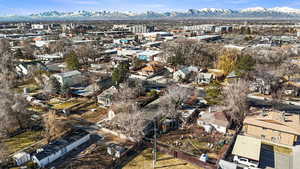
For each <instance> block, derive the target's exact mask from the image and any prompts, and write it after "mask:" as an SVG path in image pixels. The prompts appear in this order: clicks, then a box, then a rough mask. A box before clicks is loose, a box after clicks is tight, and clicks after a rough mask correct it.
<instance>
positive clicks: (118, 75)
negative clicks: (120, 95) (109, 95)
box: [112, 62, 129, 84]
mask: <svg viewBox="0 0 300 169" xmlns="http://www.w3.org/2000/svg"><path fill="white" fill-rule="evenodd" d="M128 73H129V63H127V62H126V63H120V64H119V65H118V67H117V68H115V69H114V71H113V73H112V80H113V82H114V83H115V84H120V83H122V82H123V81H124V80H125V79H126V77H127V75H128Z"/></svg>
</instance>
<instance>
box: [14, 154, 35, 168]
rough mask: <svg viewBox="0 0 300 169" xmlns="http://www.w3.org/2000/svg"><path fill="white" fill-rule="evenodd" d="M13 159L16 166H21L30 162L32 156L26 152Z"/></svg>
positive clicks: (16, 155)
mask: <svg viewBox="0 0 300 169" xmlns="http://www.w3.org/2000/svg"><path fill="white" fill-rule="evenodd" d="M13 159H14V160H15V162H16V164H17V165H18V166H20V165H23V164H25V163H26V162H28V161H30V159H31V157H30V154H28V153H26V152H19V153H17V154H15V155H14V156H13Z"/></svg>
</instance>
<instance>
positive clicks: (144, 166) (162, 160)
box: [124, 149, 199, 169]
mask: <svg viewBox="0 0 300 169" xmlns="http://www.w3.org/2000/svg"><path fill="white" fill-rule="evenodd" d="M152 168H153V159H152V149H146V150H144V151H143V152H142V153H141V154H140V155H138V156H137V157H136V158H135V159H133V160H132V161H131V162H129V163H128V164H127V165H126V166H125V167H124V169H152ZM156 168H157V169H158V168H161V169H199V167H197V166H194V165H192V164H190V163H188V162H186V161H183V160H180V159H176V158H174V157H172V156H169V155H167V154H162V153H159V152H158V153H157V163H156Z"/></svg>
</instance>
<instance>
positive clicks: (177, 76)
mask: <svg viewBox="0 0 300 169" xmlns="http://www.w3.org/2000/svg"><path fill="white" fill-rule="evenodd" d="M198 71H199V70H198V68H197V67H194V66H189V67H185V68H183V69H180V70H178V71H176V72H174V73H173V79H174V80H176V81H181V80H186V79H187V78H188V77H189V75H190V74H191V73H192V72H198Z"/></svg>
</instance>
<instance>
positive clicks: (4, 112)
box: [0, 89, 30, 135]
mask: <svg viewBox="0 0 300 169" xmlns="http://www.w3.org/2000/svg"><path fill="white" fill-rule="evenodd" d="M0 97H1V99H0V117H1V119H2V120H3V121H1V124H0V131H1V132H2V135H8V134H10V133H12V132H14V131H15V130H16V129H18V128H21V129H26V128H28V127H29V126H30V112H29V111H27V109H26V107H27V102H26V100H25V99H24V98H23V97H22V96H21V95H18V94H14V93H11V92H10V91H9V90H3V89H2V90H0Z"/></svg>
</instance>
